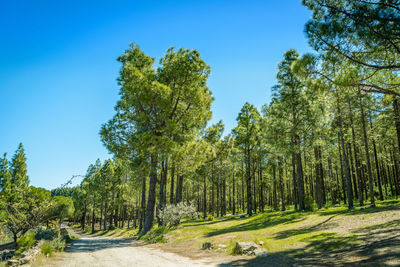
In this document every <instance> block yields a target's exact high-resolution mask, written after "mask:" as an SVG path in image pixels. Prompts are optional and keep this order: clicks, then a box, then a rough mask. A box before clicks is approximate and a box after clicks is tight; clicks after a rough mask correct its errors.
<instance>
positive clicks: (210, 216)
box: [207, 214, 214, 222]
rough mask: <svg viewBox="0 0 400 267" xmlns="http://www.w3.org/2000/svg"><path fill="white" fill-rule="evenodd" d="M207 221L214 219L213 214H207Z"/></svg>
mask: <svg viewBox="0 0 400 267" xmlns="http://www.w3.org/2000/svg"><path fill="white" fill-rule="evenodd" d="M207 221H209V222H211V221H214V216H212V215H211V214H210V215H208V216H207Z"/></svg>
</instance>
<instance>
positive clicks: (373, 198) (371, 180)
mask: <svg viewBox="0 0 400 267" xmlns="http://www.w3.org/2000/svg"><path fill="white" fill-rule="evenodd" d="M358 93H359V96H360V98H359V100H360V109H361V122H362V129H363V136H364V148H365V155H366V157H367V171H368V180H369V194H370V198H371V206H372V207H375V197H374V183H373V179H372V171H371V161H370V156H369V149H368V147H369V145H368V136H367V127H366V123H365V113H364V105H363V103H362V98H361V89H360V88H359V89H358Z"/></svg>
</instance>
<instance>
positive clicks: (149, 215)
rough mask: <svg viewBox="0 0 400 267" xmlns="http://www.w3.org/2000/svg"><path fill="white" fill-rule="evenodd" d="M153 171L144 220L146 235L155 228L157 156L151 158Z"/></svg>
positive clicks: (151, 171) (144, 232)
mask: <svg viewBox="0 0 400 267" xmlns="http://www.w3.org/2000/svg"><path fill="white" fill-rule="evenodd" d="M150 161H151V170H150V182H149V194H148V198H147V207H146V215H145V218H144V226H143V232H142V233H143V234H146V233H147V232H148V231H150V229H151V228H152V227H153V221H154V207H155V205H156V183H157V155H156V154H155V155H152V156H151V159H150Z"/></svg>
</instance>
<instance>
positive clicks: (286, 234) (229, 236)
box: [167, 200, 400, 254]
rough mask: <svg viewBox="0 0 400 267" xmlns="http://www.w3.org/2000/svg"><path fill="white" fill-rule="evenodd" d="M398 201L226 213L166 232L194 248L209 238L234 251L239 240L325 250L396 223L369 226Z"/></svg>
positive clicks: (272, 249)
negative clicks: (360, 233)
mask: <svg viewBox="0 0 400 267" xmlns="http://www.w3.org/2000/svg"><path fill="white" fill-rule="evenodd" d="M399 204H400V201H398V200H387V201H378V202H377V206H376V207H373V208H371V207H368V206H365V207H356V208H354V209H352V210H348V209H347V207H346V206H344V205H342V206H338V207H330V208H323V209H321V210H318V211H314V212H297V211H293V210H289V211H284V212H282V211H266V212H264V213H261V214H257V215H255V216H252V217H245V218H240V216H227V217H224V218H215V219H214V220H213V221H207V220H191V221H185V222H183V224H182V226H180V227H178V228H177V229H174V230H171V231H169V232H168V233H167V235H168V239H169V243H171V245H174V244H176V245H177V244H183V243H187V245H188V246H191V247H193V249H195V248H196V247H197V248H201V245H202V244H203V243H204V242H206V241H210V242H212V243H213V244H215V245H218V244H222V245H226V246H227V247H226V248H225V249H222V251H225V252H226V253H234V247H235V244H236V242H237V241H254V242H256V243H259V242H260V241H263V242H264V244H263V248H265V249H267V250H268V252H269V253H285V252H289V251H293V253H294V254H296V253H297V254H298V253H304V252H325V251H329V250H335V249H346V248H351V247H352V246H354V245H356V244H359V242H360V241H359V239H358V235H357V231H367V230H372V229H376V228H381V227H385V226H387V225H389V224H391V225H393V224H395V223H396V221H394V222H393V221H392V222H388V223H385V224H382V225H379V224H372V225H368V223H370V222H371V223H373V221H374V220H373V218H375V217H376V216H380V214H381V213H382V212H386V211H395V210H400V205H399ZM394 219H395V218H394ZM397 219H400V218H397ZM352 220H358V221H361V222H363V223H365V224H367V226H365V227H362V228H360V229H352V228H351V227H352V223H351V222H352ZM398 222H399V221H397V223H398ZM337 224H346V225H347V224H349V225H348V226H346V227H348V229H347V230H346V231H345V232H341V231H340V230H339V228H338V227H336V226H337Z"/></svg>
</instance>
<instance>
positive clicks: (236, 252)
mask: <svg viewBox="0 0 400 267" xmlns="http://www.w3.org/2000/svg"><path fill="white" fill-rule="evenodd" d="M231 254H232V255H242V254H243V250H242V249H241V248H240V247H238V246H236V245H234V246H233V248H232V251H231Z"/></svg>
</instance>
